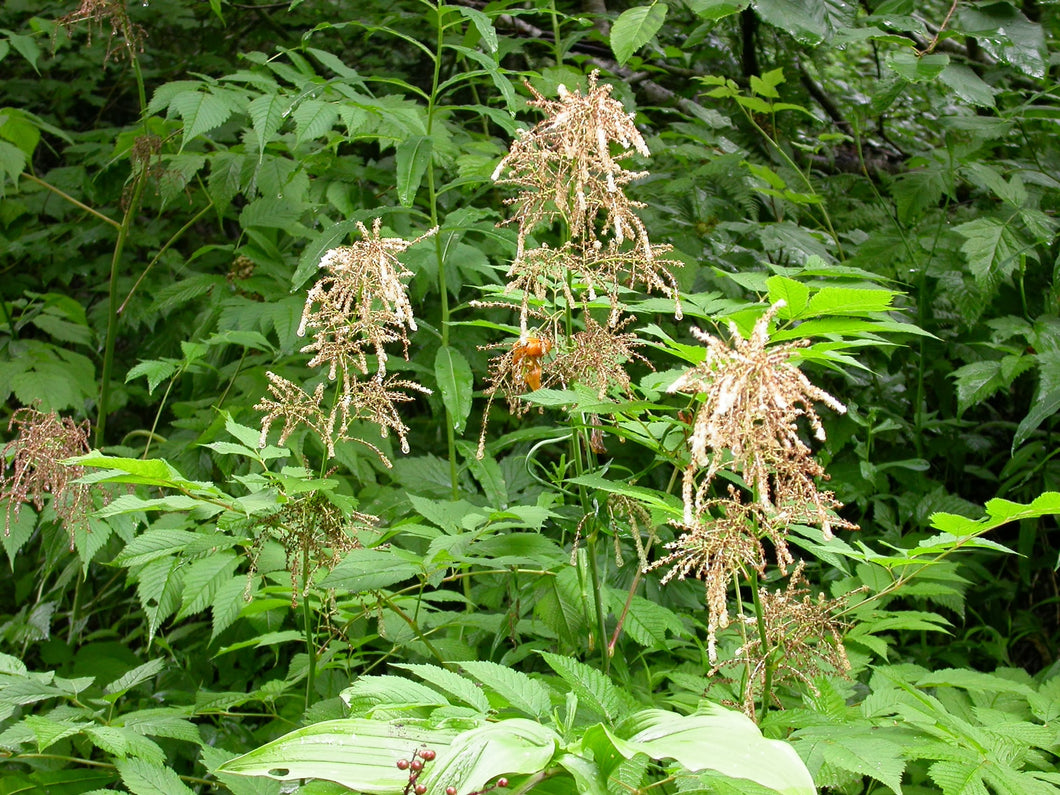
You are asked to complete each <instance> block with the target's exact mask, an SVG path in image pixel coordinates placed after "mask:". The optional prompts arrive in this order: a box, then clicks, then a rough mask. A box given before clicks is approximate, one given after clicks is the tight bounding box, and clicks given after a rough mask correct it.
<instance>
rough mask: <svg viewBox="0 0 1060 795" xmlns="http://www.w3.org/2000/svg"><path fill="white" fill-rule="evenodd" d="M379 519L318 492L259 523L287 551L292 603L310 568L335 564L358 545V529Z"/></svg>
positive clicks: (294, 602)
mask: <svg viewBox="0 0 1060 795" xmlns="http://www.w3.org/2000/svg"><path fill="white" fill-rule="evenodd" d="M378 521H379V519H378V517H375V516H372V515H370V514H366V513H360V512H359V511H345V512H344V511H343V510H342V509H341V508H339V507H338V506H337V505H335V504H334V503H333V502H331V501H330V500H329V499H328V498H327V497H326V496H325V495H324V494H322V493H320V492H312V493H310V494H309V495H307V496H305V497H302V498H301V499H298V500H293V501H291V502H288V503H287V504H286V505H284V506H283V508H281V509H280V510H279V511H278V512H277V513H275V514H274V515H273V516H271V517H269V518H268V519H266V520H264V522H263V523H262V524H264V525H265V526H266V527H269V528H271V529H272V530H273V531H274V533H275V534H276V538H277V540H278V541H279V542H280V543H281V544H282V545H283V548H284V551H285V552H286V555H287V570H288V571H289V572H290V574H291V607H294V606H295V605H296V603H297V601H298V594H299V592H301V593H302V596H303V597H304V596H305V589H306V588H308V586H309V583H310V581H311V580H310V577H311V575H312V573H313V571H315V570H316V569H319V568H320V567H322V566H324V567H327V568H328V569H333V568H335V566H336V565H337V564H338V563H339V561H340V560H342V553H343V552H349V551H350V550H351V549H356V548H358V547H360V542H359V541H358V540H357V537H356V532H357V530H358V529H359V528H367V527H372V526H374V525H375V524H377V523H378ZM299 582H301V583H302V584H301V586H300V585H299Z"/></svg>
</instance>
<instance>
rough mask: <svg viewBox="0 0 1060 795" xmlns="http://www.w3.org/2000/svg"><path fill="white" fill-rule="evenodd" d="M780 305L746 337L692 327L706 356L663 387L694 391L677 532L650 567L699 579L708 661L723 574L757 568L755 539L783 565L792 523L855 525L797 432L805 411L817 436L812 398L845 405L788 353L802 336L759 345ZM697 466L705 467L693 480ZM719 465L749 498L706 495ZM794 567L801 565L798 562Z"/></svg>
mask: <svg viewBox="0 0 1060 795" xmlns="http://www.w3.org/2000/svg"><path fill="white" fill-rule="evenodd" d="M782 306H783V302H777V303H776V304H774V305H773V306H771V307H770V308H769V309H768V310H767V311H766V312H765V313H763V315H762V316H761V317H760V318H759V319H758V321H757V322H756V323H755V325H754V328H753V330H752V332H751V336H750V337H749V338H748V339H744V338H743V337H742V336H741V335H740V333H739V331H738V329H737V328H736V325H735V324H733V323H730V324H729V331H730V333H731V336H732V341H731V342H728V343H727V342H725V341H723V340H721V339H718V338H717V337H714V336H711V335H709V334H705V333H703V332H701V331H699V330H698V329H696V330H694V331H695V335H696V337H698V338H699V339H700V340H701V341H702V342H703V343H704V345H705V346H706V358H705V360H704V361H703V362H702V363H701V364H700V365H698V366H696V367H694V368H692V369H691V370H689V371H688V372H686V373H685V374H684V375H682V376H681V377H679V378H678V379H677V380H676V381H675V382H674V383H673V384H672V385H671V386H670V389H669V391H670V392H694V393H697V394H699V395H701V396H702V403H701V405H700V408H699V410H698V411H697V412H696V415H695V418H694V420H693V421H692V432H691V435H690V437H689V452H690V454H691V455H690V458H691V461H690V462H689V465H688V467H687V468H686V469H685V472H684V483H683V489H682V491H683V498H684V518H683V520H682V521H681V522H679V523H675V524H674V526H675V527H676V528H677V529H678V530H680V531H681V535H680V536H679V537H678V538H677V539H675V540H674V541H672V542H670V543H669V544H667V545H666V548H667V549H668V550H670V553H669V554H668V555H667V556H666V557H664V558H662V559H661V560H659V561H657V562H656V563H654V564H653V565H652V567H651V568H657V567H661V566H665V565H668V566H670V567H671V568H670V570H669V571H668V572H667V574H666V575H665V576H664V577H663V582H664V583H665V582H668V581H670V580H671V579H674V578H677V579H684V578H685V577H689V576H693V577H696V578H698V579H700V580H702V581H703V583H704V585H705V587H706V591H707V609H708V623H707V644H708V655H709V659H710V661H711V662H712V663H713V662H716V658H715V655H716V635H717V631H718V630H719V629H723V628H724V627H726V626H727V625H728V624H729V614H728V606H727V600H728V589H729V583H730V582H731V581H732V580H733V579H734V578H738V577H739V576H740V575H741V574H742V575H744V576H746V575H747V574H748V573H749V571H750V570H754V571H756V572H758V573H759V574H764V573H765V560H766V551H765V548H764V546H763V541H764V540H768V542H769V544H770V545H771V546H772V548H773V550H774V554H775V557H776V561H777V565H778V567H779V568H780V570H781V571H782V572H784V573H786V572H787V569H788V567H789V566H791V565H794V564H795V559H794V557H793V556H792V554H791V552H790V550H789V548H788V543H787V535H788V530H789V528H790V527H791V526H792V525H794V524H809V525H817V526H818V527H820V528H821V531H822V533H823V535H824V536H825V538H831V537H832V529H833V528H835V527H842V528H847V529H856V526H855V525H853V524H852V523H850V522H848V521H846V520H844V519H842V518H840V517H838V516H837V515H836V514H835V511H836V510H837V509H838V508H840V507H842V506H841V503H839V501H838V500H836V498H835V495H834V494H833V493H832V492H830V491H822V490H821V489H819V488H818V485H817V481H818V480H822V479H825V478H827V475H826V473H825V471H824V468H823V467H822V466H821V465H820V464H819V463H818V462H817V461H816V459H814V458H813V454H812V451H811V449H810V447H809V446H808V445H807V444H806V443H805V442H804V441H803V440H802V438H801V436H800V432H799V425H800V422H802V421H805V422H806V423H807V425H808V426H809V428H810V429H811V430H812V432H813V434H814V436H815V437H816V438H817V439H820V440H823V439H824V428H823V426H822V424H821V419H820V417H819V416H818V414H817V412H816V409H815V408H814V404H815V403H817V402H820V403H824V404H825V405H826V406H828V407H829V408H831V409H833V410H835V411H837V412H839V413H843V412H845V411H846V408H845V407H844V406H843V405H842V404H841V403H840V402H839V401H838V400H836V398H834V397H832V396H831V395H830V394H828V393H827V392H825V391H824V390H823V389H820V388H819V387H816V386H814V385H813V384H812V383H810V381H809V379H807V378H806V376H805V375H804V374H803V373H802V372H801V371H800V370H799V369H798V367H796V366H795V364H793V363H792V362H791V359H792V357H793V356H794V354H795V353H796V351H797V350H798V349H799V348H801V347H804V346H805V345H807V344H808V341H806V340H800V341H797V342H790V343H783V344H779V345H769V324H770V321H771V320H772V319H773V318H774V317H775V316H776V313H777V311H778V310H779V309H780V308H781V307H782ZM701 469H705V470H706V471H705V473H703V474H702V476H701V477H700V478H699V481H698V484H697V475H698V473H699V472H700V470H701ZM723 470H725V471H731V472H734V473H736V474H738V475H739V476H740V477H741V478H742V480H743V482H744V484H745V485H746V488H747V489H748V490H749V491H750V492H751V496H752V499H749V500H745V499H744V497H743V495H742V494H741V492H740V491H738V490H737V489H736V488H735V487H734V486H732V485H729V486H728V489H727V490H728V497H725V498H716V497H712V496H711V493H712V489H713V486H714V485H715V478H716V476H717V475H718V473H719V472H721V471H723ZM796 571H797V572H801V564H800V566H799V567H798V568H797V569H796ZM837 637H838V636H837ZM771 648H772V647H771Z"/></svg>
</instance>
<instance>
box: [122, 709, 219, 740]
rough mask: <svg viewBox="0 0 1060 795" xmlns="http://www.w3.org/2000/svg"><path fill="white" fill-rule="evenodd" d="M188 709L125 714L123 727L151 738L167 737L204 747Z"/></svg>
mask: <svg viewBox="0 0 1060 795" xmlns="http://www.w3.org/2000/svg"><path fill="white" fill-rule="evenodd" d="M185 710H188V711H190V710H189V709H188V708H183V709H181V708H175V707H154V708H149V709H139V710H134V711H133V712H125V713H123V714H122V716H121V722H122V725H123V726H124V727H125V728H126V729H128V730H129V731H131V732H135V733H136V734H139V735H149V736H151V737H167V738H169V739H171V740H182V741H184V742H188V743H194V744H196V745H202V744H203V740H202V737H201V736H200V735H199V729H198V727H197V726H196V725H195V724H194V723H192V722H191V721H190V720H189V719H188V718H187V717H185V715H186V711H185Z"/></svg>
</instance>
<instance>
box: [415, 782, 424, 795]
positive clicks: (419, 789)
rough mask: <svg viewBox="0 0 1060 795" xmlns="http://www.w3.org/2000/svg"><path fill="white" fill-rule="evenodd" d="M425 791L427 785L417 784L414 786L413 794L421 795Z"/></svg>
mask: <svg viewBox="0 0 1060 795" xmlns="http://www.w3.org/2000/svg"><path fill="white" fill-rule="evenodd" d="M426 791H427V785H426V784H417V785H416V789H414V790H413V792H415V793H416V795H423V793H425V792H426Z"/></svg>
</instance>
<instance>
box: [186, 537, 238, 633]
mask: <svg viewBox="0 0 1060 795" xmlns="http://www.w3.org/2000/svg"><path fill="white" fill-rule="evenodd" d="M238 565H239V559H238V558H237V557H236V556H235V555H234V554H233V553H232V552H230V551H227V550H226V551H224V552H218V553H216V554H214V555H210V556H209V557H206V558H203V559H202V560H196V561H193V562H192V564H191V565H190V566H188V568H187V571H186V572H185V573H184V590H183V593H182V595H181V604H180V612H179V613H177V617H176V620H177V621H180V620H181V619H182V618H187V617H188V616H190V615H194V614H195V613H200V612H202V611H203V610H205V609H206V608H207V607H209V605H210V604H211V603H212V602H213V599H214V596H215V595H216V594H217V589H218V588H220V587H221V585H222V583H224V582H227V581H228V580H229V579H230V578H231V576H232V574H233V573H234V572H235V570H236V567H237V566H238Z"/></svg>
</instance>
